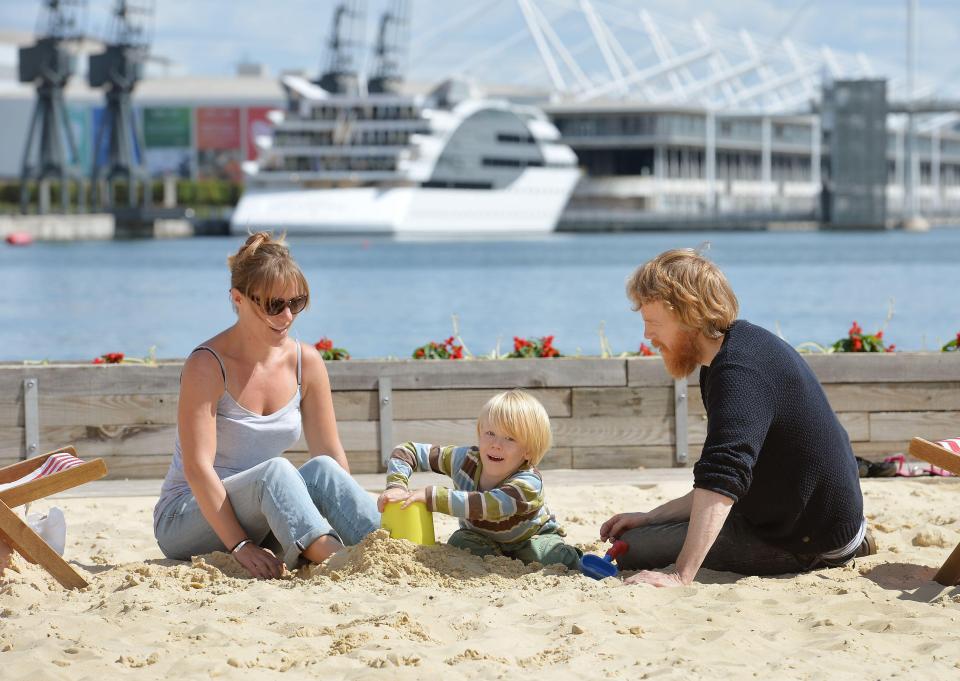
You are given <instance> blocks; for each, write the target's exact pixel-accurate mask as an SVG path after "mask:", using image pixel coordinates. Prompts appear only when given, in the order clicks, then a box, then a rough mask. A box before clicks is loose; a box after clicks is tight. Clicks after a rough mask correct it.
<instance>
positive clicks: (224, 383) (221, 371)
mask: <svg viewBox="0 0 960 681" xmlns="http://www.w3.org/2000/svg"><path fill="white" fill-rule="evenodd" d="M197 350H206V351H207V352H209V353H210V354H211V355H213V356H214V357H216V359H217V363H218V364H219V365H220V373H221V374H223V389H224V390H226V389H227V370H226V368H225V367H224V366H223V360H222V359H220V355H218V354H217V351H216V350H214V349H213V348H211V347H210V346H208V345H198V346H197V347H195V348H194V349H193V350H192V351H191V352H190V354H191V355H192V354H193V353H194V352H196V351H197ZM298 368H299V367H298Z"/></svg>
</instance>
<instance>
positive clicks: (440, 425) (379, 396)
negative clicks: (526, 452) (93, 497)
mask: <svg viewBox="0 0 960 681" xmlns="http://www.w3.org/2000/svg"><path fill="white" fill-rule="evenodd" d="M806 358H807V361H808V362H809V363H810V365H811V366H812V368H813V369H814V371H815V373H816V374H817V376H818V378H819V379H820V382H821V383H822V384H823V386H824V389H825V390H826V393H827V396H828V398H829V399H830V403H831V404H832V405H833V408H834V410H835V411H836V412H837V413H838V415H839V417H840V421H841V423H842V424H843V425H844V427H845V428H846V429H847V432H848V433H849V435H850V439H851V441H852V442H853V447H854V450H855V451H856V452H857V453H858V454H860V455H862V456H865V457H867V458H880V457H882V456H885V455H887V454H890V453H894V452H902V451H906V447H907V442H908V441H909V439H910V438H911V437H912V436H914V435H919V436H923V437H925V438H927V439H931V440H935V439H939V438H945V437H955V436H957V435H958V434H960V353H929V354H922V353H916V354H915V353H896V354H888V355H880V354H844V355H839V354H837V355H808V356H806ZM181 366H182V363H181V362H161V363H159V364H157V365H119V366H116V365H105V366H104V365H100V366H93V365H76V364H51V365H27V366H24V365H0V465H3V464H6V463H11V462H13V461H16V460H18V459H22V458H25V457H27V456H32V455H33V454H37V453H40V452H43V451H47V450H49V449H51V448H53V447H56V446H59V445H63V444H75V445H76V446H77V449H78V450H79V452H80V454H81V456H86V457H97V456H99V457H103V458H104V459H105V460H106V461H107V466H108V468H109V470H110V476H111V477H113V478H155V477H162V476H163V475H164V474H165V472H166V469H167V466H168V465H169V462H170V455H171V453H172V451H173V442H174V437H175V434H176V425H175V424H176V406H177V390H178V385H179V375H180V369H181ZM327 366H328V369H329V372H330V377H331V384H332V386H333V390H334V393H333V396H334V406H335V409H336V413H337V423H338V426H339V431H340V438H341V440H342V441H343V444H344V447H345V448H346V450H347V453H348V455H349V458H350V461H351V467H352V469H353V470H354V471H355V472H375V471H378V470H383V465H382V461H383V457H384V455H385V454H388V453H389V450H390V448H391V447H392V446H393V444H395V443H397V442H402V441H404V440H409V439H414V440H420V441H425V442H433V443H449V444H452V443H458V444H461V443H462V444H465V443H469V442H473V441H474V439H475V437H476V431H475V423H476V415H477V413H478V412H479V410H480V407H481V406H482V404H483V403H484V402H485V401H486V400H487V399H488V398H489V397H490V396H491V395H493V394H494V393H496V392H498V391H500V390H503V389H506V388H510V387H523V388H528V389H530V390H531V391H532V392H533V394H534V395H536V396H537V397H538V398H539V399H540V400H541V401H542V402H543V404H544V406H545V407H546V409H547V412H548V413H549V414H550V417H551V422H552V427H553V433H554V447H553V449H552V450H551V451H550V453H549V454H547V456H546V457H545V459H544V461H543V464H542V466H543V467H544V468H636V467H641V466H643V467H648V468H654V467H669V466H676V465H690V464H692V463H693V462H694V461H696V459H697V457H698V455H699V449H700V445H701V444H702V443H703V439H704V436H705V433H706V416H705V415H704V410H703V405H702V402H701V400H700V393H699V387H698V385H697V382H696V374H694V376H693V377H691V379H690V381H689V382H686V383H685V382H680V383H675V382H674V381H673V380H672V379H671V378H670V377H669V376H668V375H667V373H666V371H665V370H664V368H663V364H662V361H661V360H660V359H659V358H636V359H600V358H582V359H581V358H577V359H574V358H564V359H545V360H544V359H540V360H497V361H494V360H476V361H463V362H459V361H457V362H452V361H413V360H409V361H368V360H351V361H348V362H329V363H328V365H327ZM677 405H679V411H678V410H677V409H676V406H677ZM677 413H679V416H680V418H679V419H677V418H675V415H676V414H677ZM684 440H686V442H684ZM289 456H290V458H291V459H292V460H294V461H295V462H300V461H303V460H305V459H306V457H307V453H306V443H305V442H304V441H303V440H301V441H300V442H299V443H298V444H297V445H296V446H295V447H294V448H293V449H292V451H291V452H290V453H289Z"/></svg>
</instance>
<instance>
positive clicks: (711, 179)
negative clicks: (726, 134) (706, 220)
mask: <svg viewBox="0 0 960 681" xmlns="http://www.w3.org/2000/svg"><path fill="white" fill-rule="evenodd" d="M706 124H707V131H706V132H707V139H706V144H705V145H704V160H705V161H706V173H705V178H706V181H707V197H706V198H707V213H708V214H710V215H714V214H715V213H716V212H717V117H716V114H714V112H713V109H707V121H706Z"/></svg>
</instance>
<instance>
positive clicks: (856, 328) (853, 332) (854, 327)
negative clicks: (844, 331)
mask: <svg viewBox="0 0 960 681" xmlns="http://www.w3.org/2000/svg"><path fill="white" fill-rule="evenodd" d="M848 333H849V334H850V337H851V338H852V337H853V336H856V335H857V334H859V333H863V329H862V328H860V325H859V324H857V322H856V321H854V322H853V325H852V326H851V327H850V331H849V332H848Z"/></svg>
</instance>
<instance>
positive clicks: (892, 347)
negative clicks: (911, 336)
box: [887, 345, 897, 352]
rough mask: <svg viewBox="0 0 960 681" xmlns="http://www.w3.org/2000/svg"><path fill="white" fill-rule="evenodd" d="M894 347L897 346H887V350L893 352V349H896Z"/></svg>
mask: <svg viewBox="0 0 960 681" xmlns="http://www.w3.org/2000/svg"><path fill="white" fill-rule="evenodd" d="M896 348H897V346H896V345H891V346H890V347H888V348H887V352H893V351H894V350H896Z"/></svg>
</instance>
